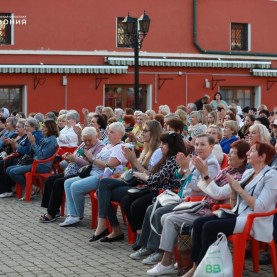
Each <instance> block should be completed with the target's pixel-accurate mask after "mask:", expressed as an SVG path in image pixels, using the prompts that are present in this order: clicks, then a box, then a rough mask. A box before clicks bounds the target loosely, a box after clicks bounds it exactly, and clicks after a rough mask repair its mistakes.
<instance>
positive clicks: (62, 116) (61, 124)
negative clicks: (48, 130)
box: [57, 114, 67, 131]
mask: <svg viewBox="0 0 277 277" xmlns="http://www.w3.org/2000/svg"><path fill="white" fill-rule="evenodd" d="M57 124H58V129H59V131H61V130H62V129H63V128H64V127H65V126H66V124H67V117H66V114H60V115H59V116H58V120H57Z"/></svg>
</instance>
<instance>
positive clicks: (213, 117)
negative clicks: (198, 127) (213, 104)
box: [208, 111, 219, 126]
mask: <svg viewBox="0 0 277 277" xmlns="http://www.w3.org/2000/svg"><path fill="white" fill-rule="evenodd" d="M218 123H219V121H218V116H217V112H216V111H211V112H209V113H208V126H210V125H218Z"/></svg>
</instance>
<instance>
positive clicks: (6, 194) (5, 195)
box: [0, 191, 13, 198]
mask: <svg viewBox="0 0 277 277" xmlns="http://www.w3.org/2000/svg"><path fill="white" fill-rule="evenodd" d="M12 196H13V192H12V191H11V192H3V193H1V194H0V198H7V197H12Z"/></svg>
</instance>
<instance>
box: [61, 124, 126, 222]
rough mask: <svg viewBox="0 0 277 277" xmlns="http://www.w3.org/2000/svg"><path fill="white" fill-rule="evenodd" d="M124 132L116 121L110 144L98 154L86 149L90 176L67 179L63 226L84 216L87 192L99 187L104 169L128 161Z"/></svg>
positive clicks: (109, 132) (112, 125)
mask: <svg viewBox="0 0 277 277" xmlns="http://www.w3.org/2000/svg"><path fill="white" fill-rule="evenodd" d="M124 133H125V128H124V126H123V124H122V123H120V122H114V123H112V124H111V125H109V131H108V138H109V141H110V144H108V145H106V146H105V147H103V148H102V150H101V151H100V152H99V153H98V154H97V155H96V156H94V155H92V154H91V153H89V152H88V151H87V150H84V154H85V155H86V157H87V159H88V160H89V161H90V162H91V163H92V169H91V172H90V176H88V177H86V178H80V177H79V176H77V177H73V178H70V179H67V180H66V181H65V183H64V189H65V194H66V205H67V213H68V216H67V218H66V219H65V221H64V222H63V223H61V224H60V226H61V227H67V226H70V225H73V224H76V223H78V222H80V220H81V219H82V218H83V217H84V205H85V194H87V193H88V192H90V191H92V190H96V189H97V187H98V183H99V180H100V178H101V176H102V175H103V173H104V169H108V168H116V167H117V166H119V165H121V164H122V165H125V164H126V163H127V160H126V159H125V157H124V156H123V154H122V151H121V144H122V141H121V138H122V136H124Z"/></svg>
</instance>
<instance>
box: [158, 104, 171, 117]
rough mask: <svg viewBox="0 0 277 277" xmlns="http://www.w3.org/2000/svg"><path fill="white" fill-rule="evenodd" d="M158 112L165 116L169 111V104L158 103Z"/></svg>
mask: <svg viewBox="0 0 277 277" xmlns="http://www.w3.org/2000/svg"><path fill="white" fill-rule="evenodd" d="M158 113H160V114H163V115H164V116H166V115H167V114H169V113H170V108H169V106H168V105H160V106H159V110H158Z"/></svg>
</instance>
